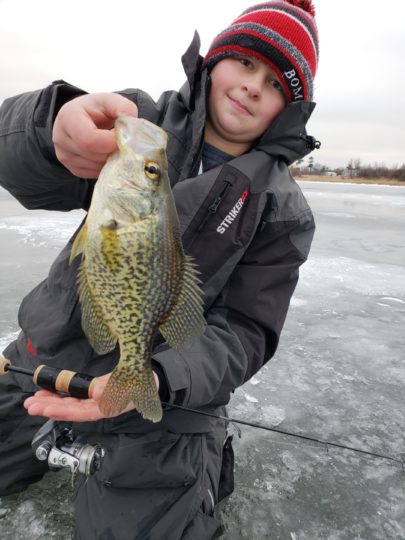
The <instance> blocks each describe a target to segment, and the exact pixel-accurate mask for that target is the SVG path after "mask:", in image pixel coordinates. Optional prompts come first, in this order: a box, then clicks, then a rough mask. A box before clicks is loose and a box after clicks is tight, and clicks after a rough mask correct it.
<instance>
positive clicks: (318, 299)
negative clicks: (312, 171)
mask: <svg viewBox="0 0 405 540" xmlns="http://www.w3.org/2000/svg"><path fill="white" fill-rule="evenodd" d="M301 186H302V188H303V190H304V193H305V195H306V197H307V198H308V200H309V202H310V204H311V206H312V208H313V210H314V213H315V218H316V222H317V230H316V235H315V239H314V244H313V249H312V251H311V255H310V258H309V260H308V262H307V263H306V264H304V265H303V267H302V269H301V279H300V282H299V284H298V287H297V289H296V291H295V294H294V296H293V298H292V301H291V307H290V311H289V314H288V317H287V321H286V324H285V328H284V330H283V333H282V336H281V341H280V345H279V349H278V351H277V354H276V355H275V357H274V358H273V359H272V360H271V361H270V362H268V364H267V365H266V366H265V367H264V368H263V369H262V370H261V371H260V372H259V373H257V374H256V375H255V376H254V377H253V378H252V379H251V380H250V381H249V382H247V383H246V385H245V386H244V387H243V388H240V389H238V390H237V391H236V392H235V395H234V397H233V399H232V402H231V406H230V408H229V409H230V410H229V413H230V415H231V416H232V417H235V418H241V419H242V420H247V421H253V422H256V423H261V424H265V425H267V426H269V427H277V426H278V427H279V428H280V429H283V430H285V431H289V432H291V433H296V434H302V435H309V436H313V437H315V438H319V439H322V440H329V441H335V442H340V443H343V444H347V445H351V446H356V447H360V448H363V449H365V450H370V451H375V452H378V453H381V454H384V455H387V456H393V457H398V456H399V454H400V453H401V452H403V451H404V448H405V429H404V428H405V421H404V418H405V406H404V399H403V396H404V386H405V366H404V350H405V332H404V323H405V234H404V231H405V211H404V207H405V188H402V187H400V188H396V187H387V186H385V187H384V186H367V185H363V186H359V185H346V184H345V185H342V184H334V183H328V184H315V183H303V184H301ZM6 203H7V205H6V206H5V204H6ZM2 205H3V206H2ZM0 209H1V212H0V216H1V217H0V242H1V243H2V246H3V256H2V258H1V259H0V278H1V279H0V295H1V298H2V304H1V309H0V323H1V333H0V346H1V347H2V348H4V346H5V345H6V343H7V342H8V340H9V339H12V338H13V337H14V336H15V335H16V332H17V330H18V326H17V309H18V305H19V302H20V300H21V297H22V295H23V294H24V292H25V291H28V290H29V289H30V288H31V287H32V286H33V285H34V284H35V283H36V282H37V281H38V279H40V278H41V277H43V276H44V275H46V272H47V269H48V267H49V264H50V262H51V261H52V259H53V258H54V257H55V255H56V253H57V252H58V250H59V249H60V248H61V247H62V246H63V244H64V242H65V241H66V240H67V238H69V237H70V235H71V234H72V233H73V231H74V229H75V227H76V226H77V224H78V223H80V220H81V219H82V214H81V213H77V214H70V213H69V214H53V213H45V212H44V213H40V212H39V213H38V212H27V211H25V210H23V209H21V208H19V207H17V206H16V205H15V203H13V202H12V201H11V200H10V199H6V198H4V197H3V199H1V192H0ZM11 248H12V249H11ZM33 261H35V262H33ZM27 268H29V269H30V272H27ZM234 448H235V455H236V489H235V493H234V494H233V496H232V497H230V498H229V499H228V500H227V501H226V502H225V503H224V504H223V505H222V508H221V510H220V515H221V517H222V519H223V521H224V523H225V526H226V528H227V532H226V534H225V536H224V539H225V540H267V539H271V540H291V539H292V540H385V539H387V540H390V539H392V540H394V539H395V540H400V539H405V490H404V473H403V471H402V470H401V467H400V466H397V465H396V464H395V463H393V462H390V461H388V460H384V459H381V458H373V457H371V456H365V455H362V454H357V453H355V452H351V451H348V450H341V449H337V448H332V447H330V446H328V447H325V446H324V445H321V444H317V443H315V442H310V441H303V440H301V439H299V438H296V437H294V436H287V435H281V434H278V433H271V432H268V431H264V430H258V429H254V428H250V427H247V426H243V427H242V438H241V439H239V438H238V437H237V436H235V437H234ZM62 474H63V473H60V475H55V474H53V475H52V474H51V475H50V478H49V475H48V477H47V478H45V479H44V480H43V481H42V482H40V483H39V484H36V485H35V486H33V487H32V488H30V489H29V490H28V491H27V492H25V493H22V494H20V495H18V496H12V497H10V498H3V499H2V500H1V504H0V538H1V539H2V540H12V539H13V540H14V539H15V538H26V536H24V535H25V534H26V533H27V534H28V532H29V531H31V537H30V538H42V537H43V538H66V539H67V538H70V536H69V535H70V531H71V526H72V517H71V509H70V502H69V501H70V497H71V488H70V483H69V482H70V479H69V478H66V477H65V478H66V483H65V484H63V483H62V482H61V481H60V480H59V478H62ZM57 482H60V484H59V483H57ZM55 497H57V498H58V501H59V502H58V504H55V503H54V501H55ZM25 503H28V504H25ZM2 514H3V517H1V516H2ZM24 516H25V519H26V520H27V526H25V521H24V519H23V518H24ZM61 524H62V525H61ZM30 527H32V529H30ZM35 534H39V535H42V537H41V536H35ZM58 534H59V536H58ZM27 538H28V537H27Z"/></svg>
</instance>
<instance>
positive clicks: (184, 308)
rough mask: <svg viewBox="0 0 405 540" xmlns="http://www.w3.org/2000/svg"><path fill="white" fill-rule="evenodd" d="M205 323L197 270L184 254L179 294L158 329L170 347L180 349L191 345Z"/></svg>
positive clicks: (189, 258) (201, 331)
mask: <svg viewBox="0 0 405 540" xmlns="http://www.w3.org/2000/svg"><path fill="white" fill-rule="evenodd" d="M206 324H207V323H206V321H205V319H204V303H203V296H202V291H201V288H200V280H199V279H198V271H197V269H196V266H195V264H194V262H193V260H192V258H191V257H189V256H186V260H185V266H184V274H183V279H182V284H181V290H180V294H179V296H178V298H177V300H176V302H175V304H174V306H173V307H172V309H171V310H170V312H169V314H168V316H167V318H166V320H165V321H164V322H163V323H162V324H161V325H160V326H159V330H160V333H161V334H162V336H163V337H164V338H165V340H166V341H167V343H168V344H169V345H170V347H172V348H173V349H175V350H180V349H183V348H185V347H187V346H189V345H191V344H192V343H193V342H194V341H195V340H196V339H197V338H198V337H199V336H200V335H201V334H202V333H203V332H204V328H205V326H206Z"/></svg>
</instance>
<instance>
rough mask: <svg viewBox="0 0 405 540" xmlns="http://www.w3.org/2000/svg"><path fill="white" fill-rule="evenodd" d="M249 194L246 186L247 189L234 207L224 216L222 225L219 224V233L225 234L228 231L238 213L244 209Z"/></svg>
mask: <svg viewBox="0 0 405 540" xmlns="http://www.w3.org/2000/svg"><path fill="white" fill-rule="evenodd" d="M248 195H249V189H247V188H246V189H245V191H244V192H243V193H242V195H241V196H240V198H239V200H238V202H237V203H236V204H235V206H234V207H233V208H232V210H230V212H229V213H228V215H227V216H226V217H225V218H224V220H223V221H222V223H221V224H220V225H218V227H217V232H219V234H224V232H226V230H227V229H229V227H230V226H231V225H232V223H233V222H234V221H235V219H236V217H237V215H238V214H239V212H240V211H241V210H242V207H243V205H244V204H245V201H246V198H247V196H248Z"/></svg>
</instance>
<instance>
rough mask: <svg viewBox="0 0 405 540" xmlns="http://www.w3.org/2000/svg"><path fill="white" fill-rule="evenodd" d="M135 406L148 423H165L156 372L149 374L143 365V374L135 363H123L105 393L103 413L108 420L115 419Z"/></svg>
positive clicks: (102, 406)
mask: <svg viewBox="0 0 405 540" xmlns="http://www.w3.org/2000/svg"><path fill="white" fill-rule="evenodd" d="M138 365H139V364H138ZM131 402H133V404H134V405H135V408H136V410H137V411H138V412H139V413H140V414H141V415H142V417H143V418H145V419H146V420H150V421H151V422H160V420H161V419H162V415H163V411H162V405H161V403H160V399H159V394H158V391H157V388H156V383H155V379H154V377H153V373H152V369H148V370H146V369H145V368H144V364H143V365H142V369H141V370H139V369H137V368H136V365H134V361H133V359H131V360H128V361H127V362H122V361H121V360H120V362H119V363H118V365H117V366H116V367H115V369H114V371H113V373H112V375H111V377H110V379H109V381H108V383H107V386H106V387H105V389H104V391H103V394H102V396H101V399H100V403H99V409H100V411H101V412H102V413H103V414H105V415H106V416H115V415H117V414H119V413H121V412H122V411H123V410H124V409H125V408H126V407H127V405H129V404H130V403H131Z"/></svg>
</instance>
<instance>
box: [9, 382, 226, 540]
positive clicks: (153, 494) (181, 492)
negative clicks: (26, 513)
mask: <svg viewBox="0 0 405 540" xmlns="http://www.w3.org/2000/svg"><path fill="white" fill-rule="evenodd" d="M34 390H35V388H34V387H33V383H32V382H31V381H30V379H29V377H25V378H24V376H22V375H16V374H12V373H8V374H7V375H6V376H4V377H1V378H0V496H4V495H8V494H11V493H15V492H18V491H21V490H23V489H25V488H26V487H27V486H28V484H30V483H32V482H35V481H37V480H39V479H40V478H42V476H43V475H44V474H45V473H46V472H47V471H48V468H47V465H46V464H45V463H44V462H41V461H39V460H38V459H36V457H35V455H34V453H33V451H32V448H31V440H32V438H33V436H34V434H35V432H36V431H37V430H38V429H39V428H40V426H41V425H42V424H43V423H44V418H41V417H30V416H28V415H27V414H26V411H25V409H24V407H23V402H24V399H25V398H26V397H27V396H28V395H29V394H30V393H32V392H33V391H34ZM86 437H87V439H88V442H89V443H91V442H95V441H97V442H99V443H101V444H102V445H103V446H104V448H105V449H106V455H105V458H104V461H103V465H102V467H101V469H100V470H99V471H98V472H97V473H96V474H95V475H93V476H90V477H85V476H83V475H78V477H77V479H76V484H75V489H74V514H75V538H76V539H77V540H180V539H181V540H210V539H213V538H218V537H220V536H221V533H222V526H221V523H220V522H219V521H218V520H217V519H216V518H215V517H214V506H215V504H216V503H217V502H218V501H219V498H222V497H223V496H224V495H226V494H229V493H228V492H224V488H223V486H222V487H221V488H220V487H219V485H220V479H221V474H222V477H223V476H224V470H223V467H222V464H223V461H224V462H225V461H226V462H227V463H228V466H229V459H228V458H229V455H228V458H227V459H225V460H223V444H224V439H225V427H224V428H223V430H222V429H219V430H218V429H217V430H215V431H212V432H207V433H180V434H179V433H173V432H170V431H168V430H162V429H159V430H156V431H151V432H149V433H141V434H137V433H117V434H115V433H103V432H97V433H95V432H92V431H91V430H90V431H89V432H87V433H86ZM221 469H222V472H221ZM229 474H232V471H230V470H229V467H228V475H227V476H228V478H227V479H226V481H227V482H228V483H229ZM227 482H225V483H227ZM231 483H232V482H231ZM228 491H229V490H228Z"/></svg>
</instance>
